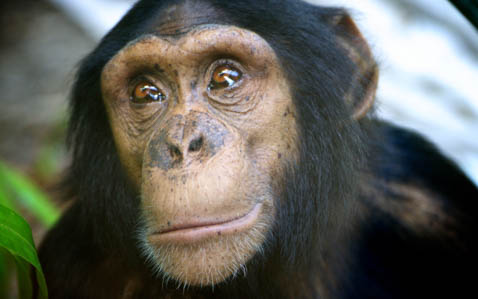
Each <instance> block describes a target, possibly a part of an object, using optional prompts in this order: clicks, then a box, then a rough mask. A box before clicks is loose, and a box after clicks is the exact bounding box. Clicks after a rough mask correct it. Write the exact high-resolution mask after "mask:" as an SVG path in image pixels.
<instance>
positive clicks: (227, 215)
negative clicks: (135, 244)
mask: <svg viewBox="0 0 478 299" xmlns="http://www.w3.org/2000/svg"><path fill="white" fill-rule="evenodd" d="M101 83H102V92H103V99H104V102H105V105H106V107H107V112H108V116H109V120H110V124H111V128H112V130H113V135H114V139H115V143H116V147H117V150H118V152H119V155H120V158H121V161H122V163H123V165H125V168H126V171H127V173H128V175H129V177H130V178H131V180H132V182H133V183H134V185H135V186H136V187H137V188H138V190H140V194H141V208H142V214H143V227H142V228H141V236H140V241H141V243H142V246H143V250H144V253H145V255H146V256H147V258H148V259H149V260H150V261H151V262H152V264H153V266H154V268H155V270H156V271H159V272H160V273H161V274H162V275H165V277H167V278H173V279H175V280H176V281H178V282H179V283H180V284H185V285H187V284H191V285H214V284H217V283H219V282H222V281H224V280H225V279H227V278H229V277H231V276H234V275H236V274H237V273H238V271H240V270H241V269H244V266H245V264H246V263H247V261H248V260H250V259H251V258H252V257H253V256H254V255H255V254H256V253H258V252H260V251H261V248H262V246H263V242H264V240H265V238H266V235H267V233H268V231H269V230H270V229H271V226H272V219H273V218H274V211H275V209H274V205H273V202H274V201H273V197H274V190H273V189H272V187H271V186H272V183H271V182H272V181H273V177H274V175H275V173H277V171H280V169H281V168H282V162H281V161H282V160H284V161H286V160H287V161H293V160H295V159H296V158H297V148H296V132H297V128H296V122H295V117H294V115H295V113H294V112H295V111H294V106H293V104H292V101H291V95H290V91H289V87H288V85H287V82H286V79H285V78H284V75H283V74H282V71H281V68H280V66H279V63H278V60H277V58H276V55H275V53H274V51H273V50H272V49H271V48H270V46H269V45H268V44H267V42H266V41H265V40H263V39H262V38H261V37H260V36H258V35H256V34H255V33H252V32H250V31H247V30H243V29H239V28H236V27H233V26H222V25H200V26H196V27H193V28H192V29H190V30H189V31H188V32H187V33H184V34H181V35H180V36H174V37H171V36H157V35H146V36H143V37H142V38H140V39H138V40H135V41H134V42H132V43H130V44H129V45H128V46H127V47H125V48H124V49H123V50H121V51H120V52H119V53H118V54H117V55H116V56H114V57H113V58H112V59H111V60H110V61H109V63H108V64H107V65H106V66H105V68H104V70H103V73H102V80H101Z"/></svg>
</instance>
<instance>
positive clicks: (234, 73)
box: [209, 65, 242, 89]
mask: <svg viewBox="0 0 478 299" xmlns="http://www.w3.org/2000/svg"><path fill="white" fill-rule="evenodd" d="M241 77H242V73H241V71H240V70H238V69H237V68H235V67H233V66H230V65H221V66H218V67H217V68H216V69H215V70H214V72H213V73H212V78H211V82H210V83H209V89H220V88H226V87H230V86H233V85H234V84H235V83H236V82H237V81H239V80H240V79H241Z"/></svg>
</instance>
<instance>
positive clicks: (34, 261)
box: [0, 206, 48, 299]
mask: <svg viewBox="0 0 478 299" xmlns="http://www.w3.org/2000/svg"><path fill="white" fill-rule="evenodd" d="M0 247H3V248H5V249H6V250H7V251H8V252H9V253H10V254H11V255H12V256H13V257H14V258H15V263H16V265H17V273H18V286H19V294H20V298H25V299H26V298H31V297H32V296H31V295H32V289H33V287H32V285H33V282H32V281H31V276H30V269H31V267H30V265H32V266H33V267H34V271H35V274H36V280H37V284H38V288H39V296H38V298H41V299H46V298H48V292H47V288H46V283H45V277H44V276H43V271H42V268H41V265H40V261H39V260H38V256H37V252H36V249H35V244H34V243H33V237H32V232H31V229H30V226H29V225H28V223H27V222H26V221H25V220H24V219H23V218H22V217H21V216H19V215H18V214H17V213H15V212H14V211H12V210H10V209H8V208H6V207H4V206H0Z"/></svg>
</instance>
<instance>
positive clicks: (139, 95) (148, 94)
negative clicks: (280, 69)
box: [131, 81, 166, 104]
mask: <svg viewBox="0 0 478 299" xmlns="http://www.w3.org/2000/svg"><path fill="white" fill-rule="evenodd" d="M165 98H166V96H165V95H164V94H163V93H162V92H161V91H160V90H159V88H157V87H156V86H154V85H153V84H151V83H149V82H146V81H143V82H140V83H139V84H138V85H136V87H135V88H134V91H133V94H132V95H131V101H132V102H134V103H140V104H143V103H150V102H162V101H163V100H164V99H165Z"/></svg>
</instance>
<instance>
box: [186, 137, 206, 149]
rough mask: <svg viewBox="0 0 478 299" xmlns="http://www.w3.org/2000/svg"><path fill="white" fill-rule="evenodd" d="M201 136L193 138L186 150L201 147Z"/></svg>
mask: <svg viewBox="0 0 478 299" xmlns="http://www.w3.org/2000/svg"><path fill="white" fill-rule="evenodd" d="M203 142H204V141H203V137H202V136H199V137H198V138H196V139H194V140H193V141H191V143H190V144H189V148H188V152H197V151H199V150H200V149H201V147H202V145H203Z"/></svg>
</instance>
